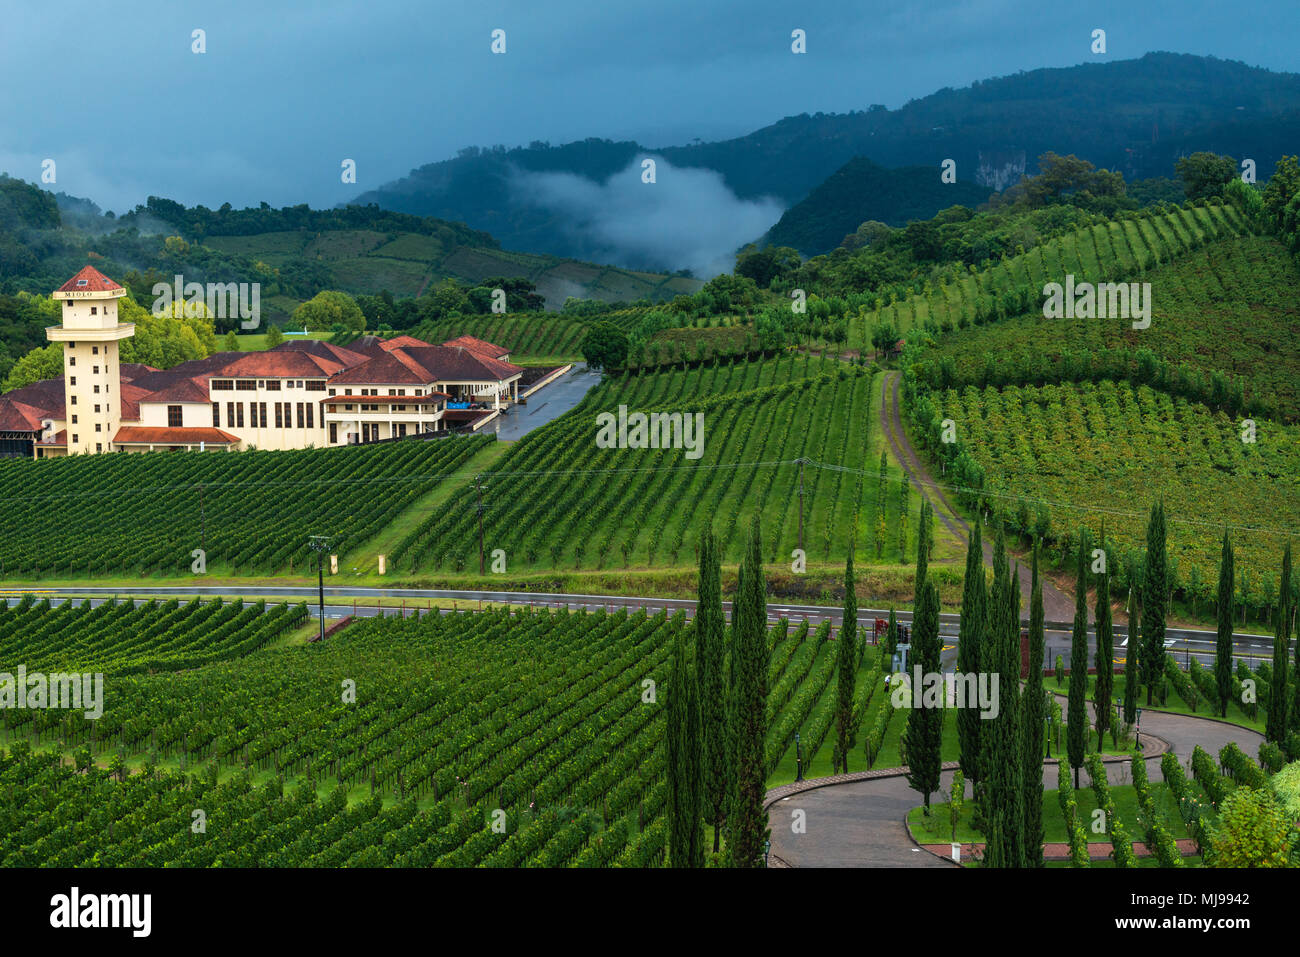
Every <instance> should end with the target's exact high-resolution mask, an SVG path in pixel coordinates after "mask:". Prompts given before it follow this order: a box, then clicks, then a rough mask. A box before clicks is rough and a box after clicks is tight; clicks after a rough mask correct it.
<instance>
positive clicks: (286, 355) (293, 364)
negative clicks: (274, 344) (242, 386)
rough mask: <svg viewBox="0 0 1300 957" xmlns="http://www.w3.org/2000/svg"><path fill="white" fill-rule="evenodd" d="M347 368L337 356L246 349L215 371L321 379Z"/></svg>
mask: <svg viewBox="0 0 1300 957" xmlns="http://www.w3.org/2000/svg"><path fill="white" fill-rule="evenodd" d="M343 368H345V365H344V363H342V362H339V361H338V360H337V359H326V358H323V357H321V356H318V355H313V354H312V353H310V352H300V351H298V350H294V349H286V350H279V349H273V350H271V351H270V352H246V353H244V354H243V355H241V356H240V357H239V358H238V359H236V360H235V361H234V362H231V363H228V364H227V365H224V366H222V367H221V369H220V370H219V371H214V372H213V375H221V376H244V377H250V376H256V377H258V378H265V379H288V378H292V377H294V376H312V377H314V378H322V377H324V376H329V375H333V374H334V373H335V372H339V371H340V370H342V369H343Z"/></svg>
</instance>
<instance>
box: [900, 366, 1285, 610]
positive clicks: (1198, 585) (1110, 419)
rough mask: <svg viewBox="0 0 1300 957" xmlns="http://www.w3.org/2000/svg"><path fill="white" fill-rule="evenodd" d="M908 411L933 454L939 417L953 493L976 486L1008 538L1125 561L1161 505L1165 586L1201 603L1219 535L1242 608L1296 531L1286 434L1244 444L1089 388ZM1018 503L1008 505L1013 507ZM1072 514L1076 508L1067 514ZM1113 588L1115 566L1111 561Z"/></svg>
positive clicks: (1258, 601) (1269, 598) (1200, 420)
mask: <svg viewBox="0 0 1300 957" xmlns="http://www.w3.org/2000/svg"><path fill="white" fill-rule="evenodd" d="M932 398H933V399H934V401H935V403H936V404H935V406H933V407H930V405H929V403H930V398H925V399H924V400H922V402H921V405H922V406H923V407H924V408H923V410H918V415H929V417H930V418H929V422H930V425H929V427H928V428H922V429H920V430H919V432H920V435H921V436H923V437H924V438H925V439H926V440H927V441H929V443H930V445H931V447H932V448H934V449H936V450H937V449H940V448H945V447H944V446H943V445H942V443H940V442H938V441H935V439H934V433H935V432H937V429H938V425H937V422H936V420H938V419H944V418H951V419H952V420H953V422H954V423H955V425H956V435H957V440H958V441H957V442H956V443H952V444H951V445H950V446H947V447H946V448H945V452H946V454H947V455H948V456H949V457H950V461H951V462H952V465H951V466H950V469H949V472H950V474H951V475H952V476H953V480H954V482H955V483H956V484H958V485H960V486H963V487H981V486H982V488H983V493H982V494H983V495H984V496H985V497H986V498H987V499H988V500H989V501H990V502H991V503H992V504H993V505H994V506H996V507H998V508H999V509H1000V510H1001V511H1003V512H1004V514H1005V518H1006V520H1007V521H1008V523H1009V524H1010V526H1011V527H1012V528H1013V529H1015V530H1016V531H1019V532H1022V533H1025V534H1029V533H1031V532H1032V531H1033V530H1035V529H1038V528H1039V524H1038V523H1039V511H1040V508H1039V506H1040V503H1041V506H1042V509H1043V510H1045V512H1046V519H1047V527H1048V531H1047V535H1045V536H1044V537H1045V538H1048V539H1051V538H1052V537H1053V536H1058V537H1060V536H1064V538H1065V539H1066V540H1069V539H1070V538H1071V536H1073V535H1074V534H1075V530H1076V529H1077V528H1078V526H1079V524H1081V523H1082V524H1085V525H1087V526H1088V527H1089V529H1090V530H1091V533H1092V535H1093V536H1094V540H1096V539H1097V538H1098V537H1099V536H1100V532H1101V521H1102V519H1103V518H1105V521H1106V535H1107V542H1108V547H1109V548H1110V549H1111V550H1112V551H1113V552H1115V553H1116V555H1118V556H1120V557H1127V556H1128V555H1129V553H1131V552H1136V551H1138V550H1140V549H1141V548H1142V547H1144V544H1145V532H1144V528H1145V521H1146V512H1145V509H1146V507H1147V506H1148V504H1149V503H1150V502H1151V500H1152V499H1153V497H1155V496H1157V495H1159V496H1162V497H1163V499H1164V502H1165V508H1166V511H1167V513H1168V515H1169V516H1170V526H1169V555H1170V568H1171V571H1172V573H1173V576H1174V584H1175V587H1177V588H1180V589H1183V590H1185V591H1186V592H1187V594H1188V595H1189V596H1191V597H1193V598H1194V599H1197V600H1202V601H1208V600H1210V598H1211V596H1212V594H1213V590H1214V583H1215V582H1216V581H1217V577H1218V572H1217V569H1218V562H1219V549H1220V545H1221V538H1222V531H1221V528H1222V527H1223V526H1229V527H1231V528H1232V529H1233V531H1232V536H1233V541H1234V544H1235V547H1236V550H1237V562H1238V566H1237V567H1238V575H1239V578H1238V585H1239V588H1240V589H1241V600H1242V601H1243V603H1244V604H1245V605H1246V606H1248V607H1252V608H1266V607H1269V606H1271V605H1272V603H1273V601H1274V600H1275V598H1276V595H1277V556H1278V555H1280V554H1281V551H1282V547H1283V544H1284V541H1285V535H1278V534H1275V533H1273V532H1271V531H1269V530H1272V529H1286V528H1296V527H1300V497H1298V496H1297V495H1296V487H1295V476H1296V475H1300V427H1297V426H1284V425H1278V424H1270V423H1260V424H1259V429H1258V433H1257V436H1256V441H1255V442H1243V441H1242V430H1241V427H1240V424H1239V423H1237V422H1234V421H1232V420H1230V419H1228V418H1227V417H1226V416H1223V415H1221V414H1215V413H1211V412H1209V411H1207V410H1206V409H1205V407H1204V406H1201V405H1198V404H1194V403H1189V402H1186V401H1184V400H1182V399H1176V398H1173V397H1171V396H1169V395H1167V394H1165V393H1162V392H1159V391H1156V390H1154V389H1150V388H1147V387H1145V386H1142V387H1137V388H1134V387H1133V386H1130V385H1128V384H1126V383H1118V384H1117V383H1114V382H1109V381H1106V382H1101V383H1096V384H1093V383H1084V384H1080V385H1071V384H1066V385H1048V386H1043V387H1041V388H1035V387H1032V386H1025V387H1019V386H1008V387H1006V388H1005V389H1002V390H998V389H996V388H993V387H988V388H984V389H977V388H975V387H967V388H965V389H962V390H960V391H958V390H948V391H946V392H943V393H938V394H936V395H934V396H933V397H932ZM1022 496H1023V497H1027V499H1028V501H1026V502H1021V501H1018V500H1017V499H1018V498H1019V497H1022ZM1072 504H1078V505H1081V506H1087V507H1086V508H1072V507H1070V506H1071V505H1072ZM1113 567H1115V568H1116V574H1117V576H1118V579H1117V580H1118V582H1119V584H1120V586H1121V587H1125V586H1124V582H1125V581H1126V579H1125V577H1124V576H1125V575H1126V573H1127V567H1128V562H1127V561H1122V562H1117V563H1115V565H1114V566H1113Z"/></svg>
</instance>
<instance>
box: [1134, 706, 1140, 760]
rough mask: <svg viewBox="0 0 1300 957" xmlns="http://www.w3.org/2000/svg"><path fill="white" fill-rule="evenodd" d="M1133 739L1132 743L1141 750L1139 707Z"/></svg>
mask: <svg viewBox="0 0 1300 957" xmlns="http://www.w3.org/2000/svg"><path fill="white" fill-rule="evenodd" d="M1133 740H1134V743H1136V744H1137V749H1138V750H1139V751H1141V750H1142V709H1141V708H1138V709H1137V731H1136V732H1135V734H1134V738H1133Z"/></svg>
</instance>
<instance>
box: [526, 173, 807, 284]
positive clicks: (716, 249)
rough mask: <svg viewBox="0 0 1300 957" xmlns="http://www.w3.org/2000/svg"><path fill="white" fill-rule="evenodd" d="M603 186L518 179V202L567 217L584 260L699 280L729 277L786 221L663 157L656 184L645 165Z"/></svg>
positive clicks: (549, 176)
mask: <svg viewBox="0 0 1300 957" xmlns="http://www.w3.org/2000/svg"><path fill="white" fill-rule="evenodd" d="M645 158H646V157H645V156H638V157H637V158H636V159H635V160H633V162H632V163H631V164H629V165H628V167H627V168H626V169H624V170H622V171H620V172H618V173H615V174H614V175H613V176H611V177H610V178H609V179H608V180H606V181H605V182H604V183H599V182H596V181H595V180H590V179H587V178H585V177H583V176H578V175H576V174H573V173H535V172H524V171H520V172H516V173H515V175H514V179H513V181H512V187H513V189H514V190H515V192H516V195H517V197H518V199H520V200H521V201H524V202H528V203H531V204H533V205H536V206H540V207H542V208H543V209H546V210H549V211H551V212H555V213H559V214H560V215H561V216H562V217H564V220H565V221H564V223H563V225H562V227H561V228H564V229H566V230H568V231H569V232H571V233H573V234H574V235H575V236H576V237H578V238H579V239H580V240H581V241H582V246H583V248H584V249H585V250H586V252H585V253H584V255H586V256H587V257H589V258H592V259H595V260H597V261H599V262H610V263H616V264H618V265H621V266H624V267H626V268H633V269H649V270H666V271H670V272H671V271H674V270H677V269H690V270H691V271H692V272H693V273H694V274H695V275H696V276H698V277H700V278H709V277H712V276H715V275H717V274H718V273H720V272H730V271H731V269H732V267H733V266H734V265H735V252H736V250H737V249H738V248H740V247H741V246H743V245H744V244H745V243H748V242H753V241H754V240H756V239H758V238H759V237H760V236H762V235H763V233H765V232H767V230H768V229H769V228H770V227H771V226H772V224H773V223H775V222H776V221H777V220H778V219H780V218H781V213H782V212H784V209H785V207H784V206H783V205H782V204H781V203H780V202H778V201H777V200H775V199H769V198H763V199H759V200H743V199H739V198H738V197H737V196H736V194H735V193H733V192H732V191H731V190H730V189H729V188H728V187H727V184H726V183H725V182H724V181H723V179H722V176H721V174H719V173H717V172H715V171H713V170H707V169H692V168H688V167H676V166H672V165H670V164H669V163H667V162H666V161H664V160H663V159H661V158H658V157H653V156H651V157H649V158H652V159H654V161H655V182H653V183H644V182H642V180H641V175H642V166H641V163H642V160H643V159H645Z"/></svg>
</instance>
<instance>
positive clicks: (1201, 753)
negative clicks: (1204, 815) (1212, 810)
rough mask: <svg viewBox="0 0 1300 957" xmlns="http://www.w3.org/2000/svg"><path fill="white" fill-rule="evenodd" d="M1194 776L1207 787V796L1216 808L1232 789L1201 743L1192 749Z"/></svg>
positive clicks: (1203, 786)
mask: <svg viewBox="0 0 1300 957" xmlns="http://www.w3.org/2000/svg"><path fill="white" fill-rule="evenodd" d="M1192 776H1193V777H1194V778H1196V783H1197V784H1199V785H1200V786H1201V787H1202V788H1204V789H1205V796H1206V797H1208V798H1209V799H1210V803H1211V804H1213V805H1214V806H1215V807H1216V808H1217V807H1218V806H1219V805H1220V804H1222V803H1223V799H1224V798H1226V797H1227V796H1228V794H1229V793H1230V792H1231V791H1232V788H1231V787H1230V786H1229V784H1228V782H1227V781H1225V780H1224V778H1223V775H1221V774H1220V773H1219V769H1218V768H1217V767H1215V765H1214V760H1213V759H1212V758H1211V757H1210V755H1209V754H1208V753H1207V752H1206V751H1205V750H1204V749H1203V748H1202V747H1201V746H1200V745H1199V744H1198V745H1197V746H1196V747H1195V748H1194V749H1193V750H1192Z"/></svg>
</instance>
